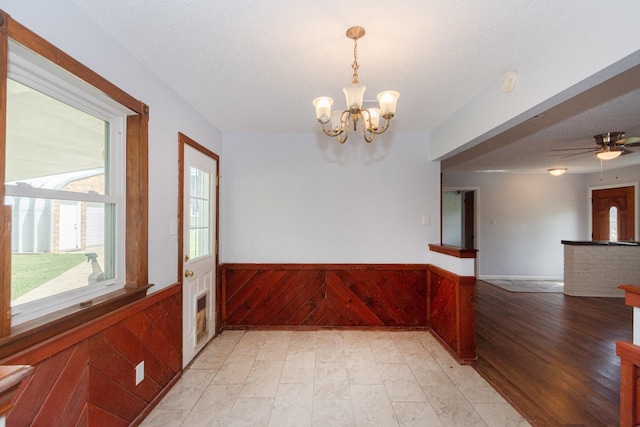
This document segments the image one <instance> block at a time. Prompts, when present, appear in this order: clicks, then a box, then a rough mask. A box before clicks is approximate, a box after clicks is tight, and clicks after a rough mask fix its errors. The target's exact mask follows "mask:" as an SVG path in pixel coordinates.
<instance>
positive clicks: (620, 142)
mask: <svg viewBox="0 0 640 427" xmlns="http://www.w3.org/2000/svg"><path fill="white" fill-rule="evenodd" d="M639 142H640V136H630V137H628V138H623V139H619V140H618V141H616V145H627V146H628V145H631V144H637V143H639Z"/></svg>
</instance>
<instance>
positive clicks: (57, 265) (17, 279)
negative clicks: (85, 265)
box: [11, 253, 87, 300]
mask: <svg viewBox="0 0 640 427" xmlns="http://www.w3.org/2000/svg"><path fill="white" fill-rule="evenodd" d="M86 261H87V257H86V256H85V255H84V253H80V254H78V253H74V254H12V255H11V299H12V300H14V299H16V298H18V297H19V296H21V295H24V294H26V293H27V292H29V291H30V290H32V289H35V288H37V287H38V286H40V285H42V284H43V283H46V282H48V281H49V280H51V279H53V278H55V277H58V276H59V275H61V274H62V273H64V272H65V271H67V270H69V269H71V268H73V267H75V266H76V265H79V264H80V263H82V262H86Z"/></svg>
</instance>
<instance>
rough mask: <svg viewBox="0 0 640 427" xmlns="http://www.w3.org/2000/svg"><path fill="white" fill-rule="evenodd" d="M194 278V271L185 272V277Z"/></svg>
mask: <svg viewBox="0 0 640 427" xmlns="http://www.w3.org/2000/svg"><path fill="white" fill-rule="evenodd" d="M192 276H193V271H191V270H185V271H184V277H192Z"/></svg>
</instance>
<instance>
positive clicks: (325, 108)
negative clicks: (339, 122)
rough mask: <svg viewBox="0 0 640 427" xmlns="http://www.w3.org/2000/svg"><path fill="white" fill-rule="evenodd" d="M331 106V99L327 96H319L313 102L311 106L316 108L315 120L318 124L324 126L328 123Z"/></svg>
mask: <svg viewBox="0 0 640 427" xmlns="http://www.w3.org/2000/svg"><path fill="white" fill-rule="evenodd" d="M332 105H333V99H331V98H329V97H328V96H320V97H318V98H316V99H314V100H313V106H314V107H316V119H317V120H318V121H319V122H320V123H322V124H325V123H327V122H328V121H329V117H330V116H331V106H332Z"/></svg>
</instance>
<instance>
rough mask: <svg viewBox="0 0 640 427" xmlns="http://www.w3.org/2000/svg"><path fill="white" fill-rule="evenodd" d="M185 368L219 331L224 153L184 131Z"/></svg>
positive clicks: (181, 219)
mask: <svg viewBox="0 0 640 427" xmlns="http://www.w3.org/2000/svg"><path fill="white" fill-rule="evenodd" d="M180 146H181V151H182V161H181V166H182V169H181V181H182V183H181V184H182V185H181V196H182V197H181V200H182V213H181V217H180V222H181V225H182V229H181V239H182V245H181V251H180V252H181V260H180V264H181V268H180V269H179V271H180V274H181V277H182V313H183V319H182V323H183V328H182V330H183V333H182V340H183V351H182V357H183V358H182V361H183V367H186V366H187V365H188V364H189V362H191V360H192V359H193V358H194V357H195V355H196V354H197V353H198V352H199V351H200V350H201V349H202V348H203V347H204V345H205V344H206V343H207V342H208V341H209V340H210V339H211V338H212V337H213V336H214V334H215V331H216V314H217V313H216V303H217V301H216V271H217V267H218V261H217V260H218V257H217V246H218V245H217V236H218V226H217V223H218V222H217V212H218V189H217V182H218V179H217V177H218V157H217V156H216V155H215V154H213V153H211V152H209V151H208V150H206V149H205V148H203V147H201V146H199V145H198V144H197V143H195V142H193V141H192V140H190V139H188V138H187V137H186V136H184V135H182V134H180Z"/></svg>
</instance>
